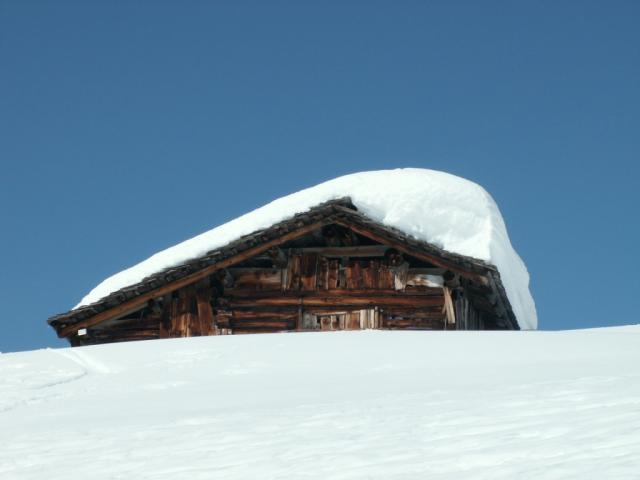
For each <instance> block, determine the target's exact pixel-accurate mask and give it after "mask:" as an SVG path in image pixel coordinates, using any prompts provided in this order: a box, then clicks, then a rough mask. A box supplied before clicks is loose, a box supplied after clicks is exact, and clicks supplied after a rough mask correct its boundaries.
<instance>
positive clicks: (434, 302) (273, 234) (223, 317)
mask: <svg viewBox="0 0 640 480" xmlns="http://www.w3.org/2000/svg"><path fill="white" fill-rule="evenodd" d="M48 322H49V324H50V325H51V326H52V327H53V328H54V329H55V330H56V332H57V334H58V336H60V337H63V338H67V339H68V340H69V342H70V343H71V344H72V345H74V346H75V345H90V344H98V343H107V342H119V341H128V340H148V339H156V338H170V337H189V336H200V335H230V334H242V333H271V332H292V331H328V330H359V329H405V330H449V329H451V330H477V329H518V328H519V326H518V322H517V320H516V318H515V316H514V313H513V310H512V308H511V305H510V303H509V300H508V298H507V295H506V293H505V289H504V286H503V284H502V282H501V279H500V275H499V273H498V271H497V269H496V268H495V267H494V266H492V265H490V264H488V263H485V262H483V261H480V260H477V259H474V258H470V257H465V256H462V255H458V254H455V253H452V252H448V251H445V250H442V249H440V248H438V247H436V246H434V245H432V244H429V243H426V242H423V241H419V240H416V239H414V238H413V237H411V236H409V235H407V234H405V233H403V232H402V231H399V230H397V229H394V228H390V227H388V226H385V225H382V224H381V223H378V222H376V221H373V220H372V219H371V218H369V217H367V216H365V215H363V214H362V213H361V212H359V211H358V209H357V208H356V207H355V206H354V205H353V203H352V202H351V200H350V199H349V198H345V199H341V200H334V201H329V202H326V203H323V204H321V205H317V206H316V207H314V208H312V209H310V210H308V211H306V212H305V213H301V214H297V215H295V216H293V217H292V218H289V219H287V220H284V221H282V222H279V223H276V224H274V225H271V226H270V227H268V228H264V229H262V230H259V231H255V232H253V233H251V234H250V235H246V236H243V237H241V238H239V239H237V240H235V241H233V242H231V243H229V244H227V245H225V246H223V247H221V248H216V249H215V250H213V251H210V252H208V253H207V254H205V255H202V256H200V257H199V258H195V259H192V260H190V261H188V262H186V263H184V264H181V265H178V266H175V267H171V268H168V269H165V270H163V271H161V272H158V273H155V274H153V275H151V276H148V277H147V278H145V279H144V280H143V281H141V282H139V283H137V284H135V285H131V286H128V287H125V288H122V289H120V290H118V291H116V292H113V293H111V294H110V295H108V296H106V297H104V298H102V299H101V300H100V301H98V302H96V303H93V304H91V305H88V306H83V307H80V308H76V309H74V310H71V311H70V312H67V313H63V314H59V315H55V316H53V317H51V318H50V319H49V320H48Z"/></svg>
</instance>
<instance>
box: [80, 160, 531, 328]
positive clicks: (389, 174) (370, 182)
mask: <svg viewBox="0 0 640 480" xmlns="http://www.w3.org/2000/svg"><path fill="white" fill-rule="evenodd" d="M344 197H349V198H350V199H351V201H352V202H353V204H354V205H355V206H356V207H357V208H358V210H359V211H360V212H361V213H363V214H364V215H366V216H367V217H369V218H371V219H372V220H375V221H376V222H379V223H381V224H383V225H386V226H389V227H393V228H395V229H398V230H400V231H402V232H403V233H405V234H407V235H410V236H412V237H414V238H416V239H418V240H422V241H425V242H428V243H430V244H433V245H435V246H437V247H440V248H442V249H444V250H446V251H448V252H452V253H456V254H459V255H464V256H468V257H473V258H476V259H478V260H483V261H485V262H487V263H490V264H493V265H495V267H496V268H497V269H498V272H499V273H500V277H501V280H502V283H503V285H504V288H505V291H506V294H507V297H508V299H509V302H510V303H511V307H512V309H513V313H514V314H515V316H516V319H517V321H518V324H519V325H520V328H522V329H535V328H537V323H538V320H537V315H536V309H535V304H534V301H533V298H532V296H531V293H530V291H529V274H528V272H527V268H526V266H525V264H524V262H523V261H522V260H521V258H520V257H519V256H518V254H517V253H516V251H515V250H514V249H513V247H512V245H511V242H510V240H509V236H508V234H507V229H506V226H505V223H504V220H503V218H502V215H501V214H500V211H499V209H498V206H497V205H496V203H495V201H494V200H493V198H491V195H489V194H488V193H487V191H486V190H484V189H483V188H482V187H481V186H479V185H477V184H476V183H473V182H471V181H469V180H465V179H463V178H460V177H457V176H455V175H451V174H448V173H444V172H438V171H434V170H427V169H417V168H406V169H396V170H380V171H372V172H361V173H354V174H351V175H345V176H343V177H338V178H335V179H333V180H329V181H327V182H324V183H321V184H319V185H316V186H314V187H311V188H307V189H305V190H301V191H299V192H296V193H293V194H291V195H287V196H285V197H282V198H279V199H277V200H274V201H273V202H271V203H269V204H267V205H265V206H263V207H260V208H258V209H256V210H253V211H252V212H249V213H247V214H245V215H242V216H241V217H238V218H236V219H235V220H232V221H230V222H228V223H225V224H223V225H220V226H218V227H215V228H213V229H211V230H209V231H207V232H205V233H202V234H200V235H198V236H196V237H193V238H191V239H189V240H186V241H184V242H182V243H179V244H178V245H175V246H173V247H170V248H168V249H166V250H163V251H161V252H158V253H156V254H155V255H153V256H151V257H149V258H148V259H146V260H144V261H143V262H140V263H139V264H137V265H134V266H133V267H131V268H128V269H126V270H123V271H122V272H119V273H117V274H115V275H113V276H111V277H109V278H107V279H106V280H104V281H103V282H102V283H100V284H99V285H98V286H96V287H95V288H94V289H93V290H91V291H90V292H89V293H88V294H87V295H86V296H85V297H84V298H83V299H82V300H81V302H80V303H79V304H78V305H76V306H75V307H74V309H77V308H79V307H82V306H86V305H90V304H93V303H95V302H98V301H100V300H101V299H102V298H104V297H106V296H107V295H109V294H111V293H112V292H115V291H118V290H120V289H122V288H125V287H128V286H130V285H134V284H136V283H138V282H140V281H142V280H143V279H144V278H146V277H148V276H150V275H152V274H155V273H157V272H160V271H162V270H164V269H166V268H169V267H173V266H176V265H180V264H182V263H184V262H187V261H189V260H192V259H194V258H197V257H200V256H202V255H204V254H206V253H207V252H209V251H211V250H213V249H216V248H220V247H222V246H224V245H227V244H228V243H230V242H232V241H234V240H237V239H239V238H240V237H242V236H244V235H248V234H250V233H253V232H255V231H257V230H261V229H264V228H268V227H270V226H272V225H273V224H275V223H277V222H280V221H283V220H286V219H288V218H290V217H292V216H294V215H296V214H298V213H302V212H305V211H308V210H309V209H311V208H313V207H315V206H317V205H319V204H321V203H324V202H327V201H330V200H335V199H339V198H344Z"/></svg>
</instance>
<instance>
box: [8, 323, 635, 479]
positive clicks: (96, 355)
mask: <svg viewBox="0 0 640 480" xmlns="http://www.w3.org/2000/svg"><path fill="white" fill-rule="evenodd" d="M639 365H640V326H631V327H618V328H603V329H594V330H576V331H564V332H406V331H405V332H401V331H396V332H390V331H364V332H333V333H298V334H272V335H253V336H227V337H225V336H222V337H206V338H190V339H176V340H155V341H148V342H134V343H127V344H112V345H100V346H95V347H83V348H75V349H59V350H50V349H47V350H37V351H32V352H24V353H11V354H3V355H0V446H1V448H0V478H1V479H7V480H12V479H47V480H54V479H65V480H72V479H82V480H85V479H92V480H98V479H228V480H231V479H243V480H246V479H275V478H278V479H356V478H357V479H365V478H369V479H491V480H496V479H562V480H566V479H580V480H583V479H637V478H640V368H638V367H639Z"/></svg>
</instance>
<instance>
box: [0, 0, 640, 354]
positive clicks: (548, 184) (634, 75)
mask: <svg viewBox="0 0 640 480" xmlns="http://www.w3.org/2000/svg"><path fill="white" fill-rule="evenodd" d="M639 21H640V2H637V1H600V2H589V1H562V2H557V1H535V2H511V1H504V2H477V1H469V2H463V1H419V2H410V1H405V2H397V1H387V2H373V1H362V2H342V1H341V2H335V3H332V2H327V1H322V2H300V1H291V2H265V1H259V2H242V1H228V2H213V1H210V2H195V1H181V2H178V1H174V2H155V1H154V2H151V1H149V2H124V1H123V2H119V1H118V2H90V1H78V2H65V1H49V2H37V1H17V0H16V1H7V0H1V1H0V161H1V162H2V165H1V166H2V168H1V169H0V220H1V230H0V231H1V235H0V255H1V262H2V265H1V267H0V304H1V311H0V326H1V329H0V350H1V351H13V350H24V349H33V348H40V347H45V346H60V345H65V343H63V342H62V341H60V340H58V339H57V338H56V336H55V334H54V332H53V330H51V329H50V328H49V327H48V326H47V325H46V319H47V317H49V316H50V315H52V314H54V313H59V312H61V311H66V310H68V309H69V308H70V307H72V306H73V305H74V304H75V303H76V302H77V301H78V300H79V299H80V298H81V297H82V296H83V295H84V294H85V293H87V291H88V290H90V289H91V288H92V287H93V286H95V285H96V284H97V283H98V282H100V281H101V280H102V279H103V278H105V277H107V276H109V275H110V274H112V273H115V272H117V271H119V270H121V269H123V268H125V267H128V266H130V265H132V264H134V263H136V262H138V261H140V260H143V259H144V258H146V257H147V256H149V255H151V254H152V253H154V252H156V251H158V250H160V249H163V248H165V247H168V246H170V245H172V244H174V243H176V242H178V241H180V240H183V239H186V238H188V237H190V236H193V235H195V234H197V233H200V232H202V231H204V230H207V229H209V228H211V227H213V226H215V225H218V224H220V223H222V222H225V221H227V220H229V219H231V218H234V217H236V216H238V215H240V214H242V213H244V212H246V211H249V210H251V209H253V208H255V207H258V206H260V205H262V204H264V203H265V202H268V201H270V200H272V199H274V198H276V197H279V196H281V195H284V194H287V193H290V192H293V191H296V190H298V189H300V188H303V187H306V186H310V185H313V184H316V183H318V182H321V181H323V180H327V179H329V178H332V177H335V176H338V175H342V174H345V173H349V172H355V171H361V170H372V169H382V168H394V167H401V166H414V167H426V168H434V169H439V170H445V171H448V172H452V173H454V174H457V175H461V176H463V177H466V178H469V179H471V180H474V181H476V182H478V183H480V184H481V185H483V186H484V187H485V188H487V190H489V192H491V194H492V195H493V196H494V198H495V199H496V201H497V202H498V204H499V205H500V207H501V209H502V212H503V214H504V216H505V219H506V222H507V226H508V228H509V232H510V235H511V240H512V243H513V244H514V246H515V248H516V250H517V251H518V252H519V253H520V255H521V256H522V257H523V259H524V260H525V262H526V263H527V265H528V267H529V271H530V273H531V277H532V284H531V288H532V292H533V295H534V298H535V299H536V303H537V307H538V313H539V317H540V327H541V328H542V329H564V328H578V327H592V326H601V325H616V324H628V323H638V322H640V318H639V317H638V312H640V293H639V291H640V280H639V279H638V278H639V276H640V268H639V267H640V254H639V253H638V252H639V250H640V226H639V223H640V222H639V220H638V214H637V210H638V206H639V204H640V166H639V160H640V158H639V153H640V28H638V23H639Z"/></svg>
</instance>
